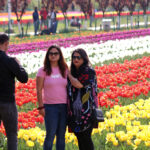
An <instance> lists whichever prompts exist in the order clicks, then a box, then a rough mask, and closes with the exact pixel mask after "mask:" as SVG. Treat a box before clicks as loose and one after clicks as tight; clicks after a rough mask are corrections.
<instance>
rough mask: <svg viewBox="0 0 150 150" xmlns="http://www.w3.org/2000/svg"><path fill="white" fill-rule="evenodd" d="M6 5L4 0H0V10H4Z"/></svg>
mask: <svg viewBox="0 0 150 150" xmlns="http://www.w3.org/2000/svg"><path fill="white" fill-rule="evenodd" d="M5 6H6V1H5V0H0V11H1V10H4V9H5Z"/></svg>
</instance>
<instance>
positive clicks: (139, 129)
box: [18, 98, 150, 150]
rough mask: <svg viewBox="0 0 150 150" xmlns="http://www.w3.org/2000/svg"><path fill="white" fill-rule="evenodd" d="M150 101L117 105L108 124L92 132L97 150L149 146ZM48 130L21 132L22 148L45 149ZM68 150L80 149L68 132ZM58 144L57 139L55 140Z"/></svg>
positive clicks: (144, 147)
mask: <svg viewBox="0 0 150 150" xmlns="http://www.w3.org/2000/svg"><path fill="white" fill-rule="evenodd" d="M149 108H150V98H149V99H146V100H143V99H139V100H138V101H137V102H135V103H133V104H130V105H126V106H122V107H121V106H118V105H116V106H114V108H112V109H110V110H109V111H106V112H105V122H103V123H99V125H98V128H95V129H94V130H93V133H92V138H93V141H94V144H95V150H100V149H107V150H118V149H120V150H121V149H125V148H127V149H128V150H132V149H137V150H138V149H139V150H140V149H144V150H148V149H149V147H150V109H149ZM44 137H45V130H42V129H41V128H39V127H35V128H30V129H20V130H19V132H18V139H19V149H20V150H21V149H24V148H25V147H24V146H25V145H26V147H27V148H26V149H32V148H33V149H35V150H37V149H38V150H42V145H43V142H44ZM65 138H66V150H70V149H77V139H76V137H75V136H74V134H73V133H69V132H68V131H67V132H66V135H65ZM54 144H55V140H54Z"/></svg>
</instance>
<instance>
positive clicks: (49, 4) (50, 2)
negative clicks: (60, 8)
mask: <svg viewBox="0 0 150 150" xmlns="http://www.w3.org/2000/svg"><path fill="white" fill-rule="evenodd" d="M56 1H57V0H42V1H41V3H42V5H43V6H44V7H45V8H46V10H47V11H48V10H50V9H52V8H55V3H56Z"/></svg>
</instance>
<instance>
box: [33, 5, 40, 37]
mask: <svg viewBox="0 0 150 150" xmlns="http://www.w3.org/2000/svg"><path fill="white" fill-rule="evenodd" d="M33 23H34V35H37V31H38V30H39V14H38V10H37V7H35V8H34V12H33Z"/></svg>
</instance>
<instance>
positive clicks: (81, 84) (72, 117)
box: [67, 48, 98, 150]
mask: <svg viewBox="0 0 150 150" xmlns="http://www.w3.org/2000/svg"><path fill="white" fill-rule="evenodd" d="M68 78H69V81H68V86H67V89H68V90H67V91H68V126H69V128H70V129H71V131H72V132H74V134H75V135H76V137H77V139H78V145H79V150H94V145H93V142H92V138H91V133H92V130H93V128H94V126H95V120H94V116H93V109H95V108H97V107H98V101H97V81H96V73H95V71H94V69H92V68H91V67H90V65H89V58H88V56H87V54H86V52H85V50H84V49H81V48H79V49H77V50H74V51H73V53H72V60H71V73H68Z"/></svg>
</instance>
